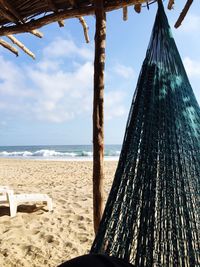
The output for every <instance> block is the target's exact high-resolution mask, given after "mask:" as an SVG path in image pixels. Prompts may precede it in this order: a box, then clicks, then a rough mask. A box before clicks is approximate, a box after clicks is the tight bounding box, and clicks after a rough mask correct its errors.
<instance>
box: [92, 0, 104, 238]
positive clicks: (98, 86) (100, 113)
mask: <svg viewBox="0 0 200 267" xmlns="http://www.w3.org/2000/svg"><path fill="white" fill-rule="evenodd" d="M103 2H104V1H103V0H95V16H96V33H95V60H94V106H93V208H94V211H93V212H94V213H93V215H94V231H95V234H96V233H97V231H98V228H99V223H100V220H101V217H102V213H103V179H104V160H103V157H104V67H105V41H106V13H105V10H104V6H103Z"/></svg>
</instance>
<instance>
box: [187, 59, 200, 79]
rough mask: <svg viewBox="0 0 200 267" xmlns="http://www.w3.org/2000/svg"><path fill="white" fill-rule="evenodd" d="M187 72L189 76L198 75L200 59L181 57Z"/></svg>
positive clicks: (199, 75)
mask: <svg viewBox="0 0 200 267" xmlns="http://www.w3.org/2000/svg"><path fill="white" fill-rule="evenodd" d="M183 63H184V66H185V69H186V72H187V74H188V75H189V76H190V77H200V61H195V60H192V59H191V58H189V57H185V58H184V59H183Z"/></svg>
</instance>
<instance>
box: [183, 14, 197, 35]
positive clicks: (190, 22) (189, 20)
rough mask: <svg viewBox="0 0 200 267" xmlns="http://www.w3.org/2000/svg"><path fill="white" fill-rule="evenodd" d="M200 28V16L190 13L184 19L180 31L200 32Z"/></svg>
mask: <svg viewBox="0 0 200 267" xmlns="http://www.w3.org/2000/svg"><path fill="white" fill-rule="evenodd" d="M199 28H200V16H198V15H195V14H192V13H189V14H188V15H187V16H186V18H185V19H184V21H183V23H182V25H181V27H180V31H181V32H183V33H192V34H194V33H198V34H199Z"/></svg>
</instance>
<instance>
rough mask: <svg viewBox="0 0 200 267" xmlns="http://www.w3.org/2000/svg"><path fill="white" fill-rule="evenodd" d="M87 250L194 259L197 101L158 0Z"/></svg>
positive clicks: (141, 259) (199, 191) (147, 261)
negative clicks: (102, 207) (100, 213)
mask: <svg viewBox="0 0 200 267" xmlns="http://www.w3.org/2000/svg"><path fill="white" fill-rule="evenodd" d="M91 253H100V254H107V255H112V256H115V257H118V258H121V259H124V260H127V261H129V262H131V263H132V264H134V265H135V266H147V267H149V266H160V267H161V266H162V267H168V266H174V267H183V266H184V267H186V266H190V267H197V266H198V267H199V266H200V108H199V105H198V103H197V101H196V98H195V96H194V93H193V91H192V88H191V85H190V83H189V80H188V78H187V75H186V72H185V69H184V66H183V64H182V61H181V58H180V55H179V53H178V50H177V47H176V44H175V42H174V39H173V37H172V34H171V30H170V27H169V24H168V21H167V17H166V15H165V12H164V8H163V5H162V3H160V4H159V6H158V12H157V15H156V20H155V23H154V27H153V31H152V35H151V39H150V43H149V46H148V49H147V53H146V58H145V60H144V62H143V66H142V69H141V72H140V76H139V79H138V83H137V87H136V91H135V94H134V97H133V101H132V105H131V109H130V113H129V117H128V122H127V126H126V131H125V137H124V142H123V146H122V151H121V155H120V158H119V163H118V167H117V170H116V173H115V177H114V182H113V185H112V188H111V192H110V195H109V198H108V200H107V204H106V207H105V211H104V215H103V218H102V221H101V224H100V227H99V231H98V233H97V236H96V239H95V241H94V243H93V245H92V249H91Z"/></svg>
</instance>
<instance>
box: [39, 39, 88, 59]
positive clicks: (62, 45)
mask: <svg viewBox="0 0 200 267" xmlns="http://www.w3.org/2000/svg"><path fill="white" fill-rule="evenodd" d="M89 47H90V46H89ZM43 56H44V57H47V58H61V57H70V58H72V57H74V56H79V57H81V58H83V59H87V60H91V59H92V58H93V51H92V49H91V47H90V49H89V48H85V47H78V46H77V45H76V44H75V43H74V42H73V41H72V40H69V39H62V38H60V37H57V38H55V40H54V41H53V42H51V43H50V44H49V45H48V46H46V48H45V49H44V50H43Z"/></svg>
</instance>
